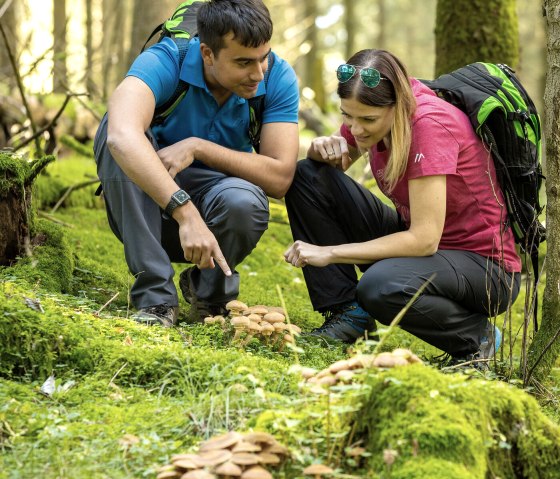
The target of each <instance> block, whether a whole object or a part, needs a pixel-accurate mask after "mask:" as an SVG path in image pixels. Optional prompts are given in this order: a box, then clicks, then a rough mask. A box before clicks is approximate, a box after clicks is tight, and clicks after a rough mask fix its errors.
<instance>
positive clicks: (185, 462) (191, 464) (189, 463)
mask: <svg viewBox="0 0 560 479" xmlns="http://www.w3.org/2000/svg"><path fill="white" fill-rule="evenodd" d="M193 456H194V457H196V456H195V455H193ZM173 465H174V466H175V467H176V468H177V469H180V470H181V471H183V472H185V471H190V470H191V469H198V468H199V467H200V465H199V464H198V463H197V462H195V461H194V460H193V459H192V458H190V459H178V460H176V461H173Z"/></svg>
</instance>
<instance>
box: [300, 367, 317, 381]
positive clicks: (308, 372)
mask: <svg viewBox="0 0 560 479" xmlns="http://www.w3.org/2000/svg"><path fill="white" fill-rule="evenodd" d="M300 372H301V375H302V376H303V377H304V379H309V378H312V377H313V376H315V374H317V370H316V369H313V368H309V367H303V368H301V371H300Z"/></svg>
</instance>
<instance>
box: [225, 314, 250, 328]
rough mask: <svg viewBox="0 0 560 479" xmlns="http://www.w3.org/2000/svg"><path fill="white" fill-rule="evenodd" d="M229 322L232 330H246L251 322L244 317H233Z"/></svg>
mask: <svg viewBox="0 0 560 479" xmlns="http://www.w3.org/2000/svg"><path fill="white" fill-rule="evenodd" d="M230 322H231V325H232V326H233V327H234V328H246V327H247V326H249V323H250V322H251V321H250V320H249V318H247V317H246V316H235V317H233V318H231V321H230Z"/></svg>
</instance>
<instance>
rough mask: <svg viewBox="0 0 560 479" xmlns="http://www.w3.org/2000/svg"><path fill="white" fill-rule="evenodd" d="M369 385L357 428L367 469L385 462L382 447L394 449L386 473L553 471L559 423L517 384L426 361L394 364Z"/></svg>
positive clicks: (559, 449) (551, 474)
mask: <svg viewBox="0 0 560 479" xmlns="http://www.w3.org/2000/svg"><path fill="white" fill-rule="evenodd" d="M368 384H369V385H370V386H371V388H372V390H371V394H370V396H369V399H368V400H367V401H366V403H365V405H364V408H363V410H362V412H361V414H360V415H359V417H360V420H359V422H358V428H359V429H360V432H361V434H363V437H364V438H365V439H366V441H367V445H368V450H369V451H370V452H371V453H372V458H371V460H370V464H369V467H370V470H371V471H372V473H374V472H375V471H381V470H383V469H384V468H385V467H386V465H385V464H384V463H383V458H382V454H381V452H382V451H383V450H384V449H394V450H396V451H398V455H397V457H396V460H395V463H394V464H393V465H392V467H391V469H392V471H391V474H392V475H391V477H399V478H405V477H406V478H408V479H414V478H418V479H420V478H422V479H426V478H431V477H433V478H436V477H437V478H439V479H441V478H457V477H461V478H462V477H465V478H467V477H472V478H482V477H488V474H492V475H493V476H492V477H497V476H499V477H501V478H503V479H506V478H512V479H513V478H517V477H539V478H550V479H553V478H557V477H558V471H560V428H559V427H558V426H557V425H555V424H553V423H552V422H551V421H550V420H549V419H548V418H547V417H545V416H544V415H543V414H542V412H541V411H540V409H539V406H538V404H537V402H536V401H535V400H534V399H533V398H532V397H531V396H529V395H528V394H526V393H525V392H523V391H520V390H519V389H516V388H514V387H512V386H509V385H507V384H505V383H503V382H499V381H485V380H470V378H469V377H468V376H464V375H457V374H454V375H443V374H441V373H439V372H437V371H434V370H432V369H430V368H426V367H410V368H398V369H395V370H393V371H389V372H386V373H383V374H380V375H376V376H371V377H370V378H369V380H368ZM449 464H454V467H453V468H450V467H449ZM439 469H441V470H442V471H445V470H447V471H448V472H447V473H445V474H443V473H441V472H437V471H438V470H439ZM428 471H432V472H430V473H428ZM442 474H443V475H442Z"/></svg>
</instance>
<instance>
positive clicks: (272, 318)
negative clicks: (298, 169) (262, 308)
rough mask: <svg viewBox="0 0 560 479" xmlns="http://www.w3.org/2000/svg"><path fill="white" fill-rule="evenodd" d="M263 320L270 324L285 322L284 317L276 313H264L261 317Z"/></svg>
mask: <svg viewBox="0 0 560 479" xmlns="http://www.w3.org/2000/svg"><path fill="white" fill-rule="evenodd" d="M263 320H264V321H268V322H269V323H271V324H274V323H283V322H284V321H285V320H286V317H285V316H284V315H283V314H282V313H277V312H275V311H271V312H270V313H266V314H265V315H264V316H263Z"/></svg>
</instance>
